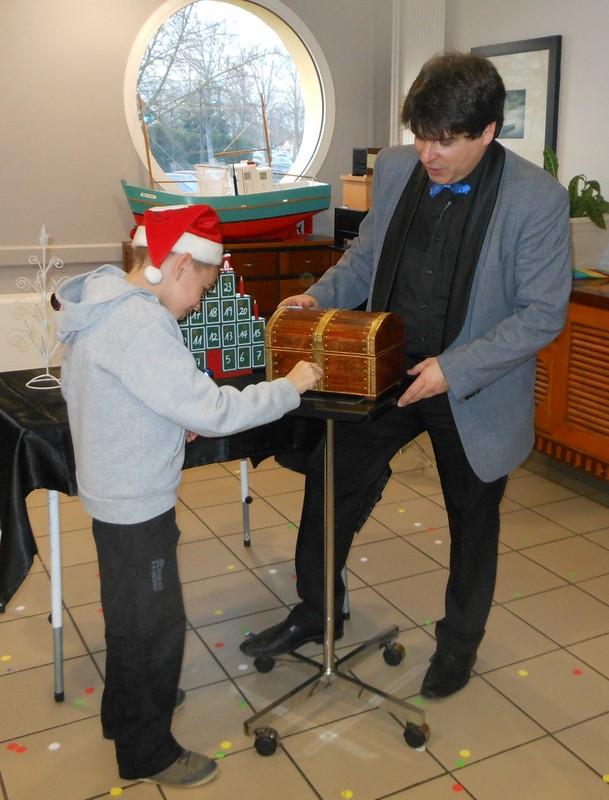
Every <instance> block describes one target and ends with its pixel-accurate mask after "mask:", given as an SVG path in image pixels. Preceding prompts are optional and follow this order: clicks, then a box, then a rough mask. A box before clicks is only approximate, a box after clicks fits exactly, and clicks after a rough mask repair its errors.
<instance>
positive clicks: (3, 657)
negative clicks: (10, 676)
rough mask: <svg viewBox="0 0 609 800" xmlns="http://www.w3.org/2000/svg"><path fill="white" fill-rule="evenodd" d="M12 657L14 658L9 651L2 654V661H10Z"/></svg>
mask: <svg viewBox="0 0 609 800" xmlns="http://www.w3.org/2000/svg"><path fill="white" fill-rule="evenodd" d="M11 658H12V656H11V655H9V654H8V653H5V654H4V655H3V656H0V661H10V660H11Z"/></svg>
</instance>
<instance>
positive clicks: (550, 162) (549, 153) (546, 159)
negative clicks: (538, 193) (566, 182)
mask: <svg viewBox="0 0 609 800" xmlns="http://www.w3.org/2000/svg"><path fill="white" fill-rule="evenodd" d="M543 168H544V169H545V171H546V172H549V173H550V175H553V176H554V177H555V178H556V179H557V180H558V157H557V155H556V153H555V152H554V150H553V149H552V148H551V147H544V148H543Z"/></svg>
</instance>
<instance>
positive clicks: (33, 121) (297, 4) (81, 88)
mask: <svg viewBox="0 0 609 800" xmlns="http://www.w3.org/2000/svg"><path fill="white" fill-rule="evenodd" d="M283 1H284V3H285V5H287V6H288V7H290V8H291V9H292V10H293V11H294V12H295V13H296V14H298V15H299V16H300V17H301V19H302V20H303V22H304V23H305V25H307V26H308V28H309V29H310V30H311V31H312V32H313V34H314V35H315V36H316V38H317V40H318V42H319V44H320V46H321V48H322V49H323V52H324V54H325V57H326V60H327V61H328V63H329V66H330V69H331V71H332V75H333V80H334V89H335V95H336V129H335V133H334V137H333V140H332V143H331V146H330V150H329V152H328V155H327V158H326V160H325V163H324V164H323V167H322V169H321V170H320V171H319V172H318V176H319V178H320V179H321V180H325V181H328V182H330V183H332V185H333V201H334V202H335V203H340V180H339V177H338V176H339V175H340V174H341V173H345V172H350V170H351V154H352V149H353V147H358V146H360V147H361V146H368V145H370V146H374V145H377V146H382V145H384V144H387V142H388V136H389V132H388V131H389V118H388V98H389V76H390V59H391V53H390V48H389V46H388V42H389V41H390V27H391V0H375V2H374V3H371V2H369V0H332V2H327V0H283ZM160 4H161V0H129V1H128V2H125V0H80V1H79V2H78V3H76V2H74V0H48V2H40V0H11V1H10V2H3V3H2V14H1V18H0V22H1V24H0V53H2V62H3V69H2V70H1V71H0V97H2V125H1V126H0V152H1V153H2V167H1V168H0V169H1V175H2V191H3V193H4V192H6V194H7V196H8V197H9V198H10V203H6V204H3V209H2V214H1V215H0V293H2V292H6V291H12V290H14V278H15V276H16V275H17V274H21V273H22V271H23V266H22V265H24V264H26V262H27V256H28V254H29V253H31V252H32V251H33V250H35V249H36V246H35V243H36V242H37V240H38V233H39V230H40V226H41V224H42V223H45V224H46V226H47V230H48V231H49V234H50V236H51V238H52V243H53V244H54V247H55V248H56V249H55V250H54V251H53V252H56V254H57V255H59V256H60V257H61V258H63V259H64V261H65V263H66V264H67V265H68V268H69V265H70V264H73V265H78V266H79V267H80V265H84V264H95V263H99V262H100V261H104V260H108V261H119V260H120V246H119V245H120V242H121V240H122V239H125V238H126V237H127V235H128V233H129V230H130V228H131V227H132V224H133V222H132V217H131V214H130V212H129V209H128V206H127V203H126V200H125V199H124V197H123V193H122V189H121V187H120V183H119V181H120V178H125V179H127V180H130V181H133V182H136V183H138V182H143V181H144V180H145V171H144V169H143V166H142V164H141V163H140V161H139V158H138V156H137V155H136V153H135V150H134V148H133V145H132V143H131V139H130V137H129V133H128V130H127V125H126V122H125V118H124V112H123V76H124V69H125V64H126V60H127V57H128V54H129V50H130V48H131V46H132V43H133V41H134V39H135V37H136V34H137V32H138V31H139V29H140V27H141V26H142V24H143V23H144V21H145V20H146V19H147V18H148V17H149V16H150V15H151V14H152V13H153V12H154V11H155V9H156V8H158V6H159V5H160ZM320 217H322V218H321V219H320V220H318V222H317V225H316V228H317V230H318V231H319V232H322V233H330V232H331V231H332V227H333V215H331V214H330V213H328V212H326V213H325V214H324V215H320ZM25 268H26V269H27V266H26V267H25Z"/></svg>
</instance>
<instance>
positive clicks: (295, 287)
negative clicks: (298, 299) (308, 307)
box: [279, 275, 317, 300]
mask: <svg viewBox="0 0 609 800" xmlns="http://www.w3.org/2000/svg"><path fill="white" fill-rule="evenodd" d="M316 280H317V278H314V277H312V276H311V275H303V276H302V277H301V278H290V279H289V280H285V279H284V280H280V281H279V299H280V300H285V299H286V297H291V296H292V295H294V294H304V292H306V291H307V289H308V288H309V286H311V285H312V284H314V283H315V281H316Z"/></svg>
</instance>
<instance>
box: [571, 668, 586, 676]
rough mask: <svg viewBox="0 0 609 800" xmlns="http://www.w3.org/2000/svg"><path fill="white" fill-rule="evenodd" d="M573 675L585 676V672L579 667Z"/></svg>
mask: <svg viewBox="0 0 609 800" xmlns="http://www.w3.org/2000/svg"><path fill="white" fill-rule="evenodd" d="M573 674H574V675H583V674H584V671H583V669H579V668H578V667H576V668H575V669H574V670H573Z"/></svg>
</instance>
